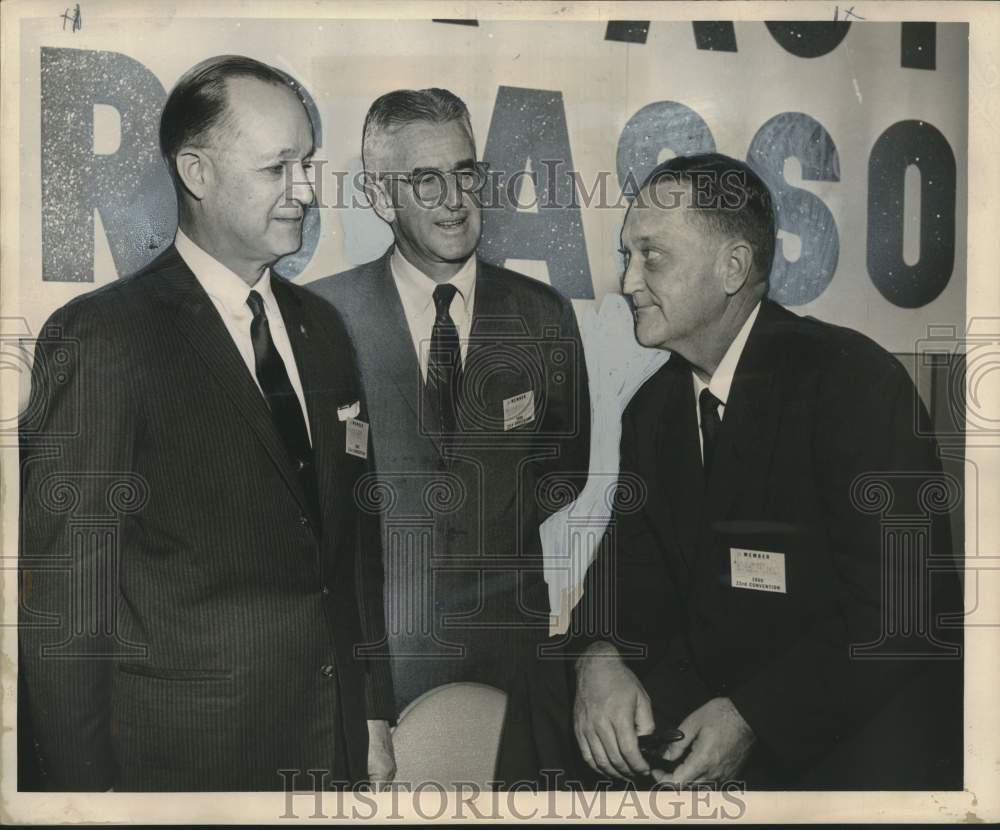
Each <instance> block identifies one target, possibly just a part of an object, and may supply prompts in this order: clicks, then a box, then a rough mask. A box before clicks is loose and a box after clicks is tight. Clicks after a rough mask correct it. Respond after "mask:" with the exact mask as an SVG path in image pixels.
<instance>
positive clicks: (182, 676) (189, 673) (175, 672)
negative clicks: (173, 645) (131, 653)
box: [118, 663, 233, 680]
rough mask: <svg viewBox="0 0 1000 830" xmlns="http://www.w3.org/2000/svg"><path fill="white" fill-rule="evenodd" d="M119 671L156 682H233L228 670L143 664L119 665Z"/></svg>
mask: <svg viewBox="0 0 1000 830" xmlns="http://www.w3.org/2000/svg"><path fill="white" fill-rule="evenodd" d="M118 670H119V671H120V672H124V673H125V674H132V675H137V676H139V677H151V678H154V679H156V680H231V679H232V676H233V673H232V672H231V671H229V670H228V669H165V668H160V667H159V666H147V665H145V664H142V663H119V664H118Z"/></svg>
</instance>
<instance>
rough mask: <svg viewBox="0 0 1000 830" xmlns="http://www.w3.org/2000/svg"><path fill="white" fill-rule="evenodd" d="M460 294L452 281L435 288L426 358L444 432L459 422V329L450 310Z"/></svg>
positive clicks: (429, 380) (430, 383) (451, 431)
mask: <svg viewBox="0 0 1000 830" xmlns="http://www.w3.org/2000/svg"><path fill="white" fill-rule="evenodd" d="M457 293H458V289H457V288H455V286H454V285H449V284H445V285H439V286H437V288H435V289H434V310H435V316H434V329H433V331H432V332H431V348H430V353H429V355H428V360H427V391H428V392H429V393H430V395H431V397H432V399H433V401H434V402H435V403H436V404H437V410H438V413H439V414H440V416H441V431H442V432H443V433H445V434H452V433H454V432H455V429H456V427H457V425H458V418H457V411H458V403H457V402H458V389H459V385H460V384H461V381H462V353H461V349H460V348H459V345H458V329H457V328H455V322H454V320H452V319H451V313H450V312H449V309H450V308H451V301H452V300H453V299H454V298H455V294H457Z"/></svg>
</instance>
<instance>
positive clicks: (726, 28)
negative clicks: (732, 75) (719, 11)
mask: <svg viewBox="0 0 1000 830" xmlns="http://www.w3.org/2000/svg"><path fill="white" fill-rule="evenodd" d="M691 25H692V26H693V27H694V45H695V46H696V47H698V48H699V49H706V50H709V51H712V52H735V51H736V30H735V29H734V28H733V24H732V21H730V20H699V21H697V22H694V23H692V24H691Z"/></svg>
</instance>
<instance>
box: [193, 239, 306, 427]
mask: <svg viewBox="0 0 1000 830" xmlns="http://www.w3.org/2000/svg"><path fill="white" fill-rule="evenodd" d="M174 246H175V247H176V248H177V253H179V254H180V255H181V259H183V260H184V262H186V263H187V266H188V268H190V269H191V271H192V273H193V274H194V276H195V279H197V280H198V282H199V283H200V284H201V287H202V288H204V289H205V293H206V294H208V298H209V299H210V300H211V301H212V305H214V306H215V308H216V310H217V311H218V312H219V316H220V317H221V318H222V322H223V323H225V324H226V330H227V331H228V332H229V336H230V337H232V338H233V343H235V344H236V348H237V349H238V350H239V353H240V355H241V356H242V358H243V362H244V363H245V364H246V367H247V370H248V371H249V372H250V377H251V378H252V379H253V382H254V383H255V384H257V388H258V389H260V383H259V382H258V380H257V368H256V364H255V362H254V355H253V341H252V340H251V339H250V323H251V322H252V321H253V312H251V311H250V307H249V306H248V305H247V297H249V296H250V290H251V289H250V286H248V285H247V284H246V283H245V282H244V281H243V279H242V278H241V277H240V276H238V275H237V274H236V273H234V272H233V271H230V270H229V269H228V268H227V267H226V266H225V265H223V264H222V263H221V262H219V261H218V260H217V259H215V257H213V256H212V255H211V254H209V253H207V252H206V251H204V250H203V249H202V248H199V247H198V246H197V245H196V244H195V243H194V242H192V241H191V238H190V237H188V236H187V235H186V234H185V233H184V231H182V230H181V229H180V228H178V229H177V237H176V238H175V239H174ZM253 290H254V291H256V292H257V293H258V294H260V296H261V298H262V299H263V300H264V311H265V312H266V313H267V324H268V327H269V328H270V329H271V340H272V341H273V342H274V347H275V348H276V349H277V350H278V354H279V355H281V359H282V361H283V362H284V364H285V371H286V372H287V373H288V380H289V381H290V382H291V384H292V389H294V390H295V396H296V397H297V398H298V399H299V406H301V407H302V419H303V420H304V421H305V422H306V433H307V434H308V435H309V441H310V443H312V432H311V431H310V429H309V410H308V409H307V408H306V398H305V394H303V392H302V381H301V380H300V379H299V368H298V366H297V365H296V364H295V353H294V352H293V351H292V344H291V341H289V339H288V332H287V331H286V330H285V321H284V320H283V319H282V317H281V309H279V308H278V301H277V300H276V299H275V298H274V292H273V291H272V290H271V269H270V268H268V269H267V270H265V271H264V275H263V276H262V277H261V278H260V279H259V280H257V283H256V284H255V285H254V286H253ZM261 394H262V395H263V394H264V393H263V390H261Z"/></svg>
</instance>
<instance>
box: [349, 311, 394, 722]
mask: <svg viewBox="0 0 1000 830" xmlns="http://www.w3.org/2000/svg"><path fill="white" fill-rule="evenodd" d="M337 314H338V320H339V319H340V317H339V312H337ZM341 330H342V331H343V337H344V341H345V343H347V344H348V347H349V349H350V354H351V361H352V365H353V367H354V372H355V380H356V385H357V388H358V390H360V391H359V400H360V403H361V411H362V412H367V411H368V401H367V400H366V399H365V395H364V386H363V385H362V383H361V379H360V370H359V368H358V365H359V364H358V360H357V354H356V352H355V350H354V347H353V344H352V343H351V340H350V336H349V335H348V334H347V328H346V326H344V325H343V323H341ZM375 464H376V461H375V453H374V440H373V439H372V437H371V436H369V439H368V464H367V473H368V474H369V475H370V474H372V473H374V471H375V469H376V467H375ZM356 509H357V521H358V528H357V539H358V544H357V548H356V549H357V554H358V555H357V561H356V562H355V574H356V575H357V580H356V591H357V598H358V609H359V611H360V614H361V628H362V632H363V638H364V639H363V642H364V643H365V644H366V646H365V648H364V655H365V665H366V672H365V710H366V713H367V717H368V720H385V721H389V722H390V724H395V722H396V715H397V714H398V713H397V712H396V702H395V692H394V690H393V683H392V663H391V654H390V651H389V640H388V636H387V634H386V625H385V567H384V564H383V545H382V522H381V517H380V516H379V515H378V514H377V513H374V512H372V511H371V510H370V509H366V508H365V507H363V506H361V505H360V504H359V505H357V507H356Z"/></svg>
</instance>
